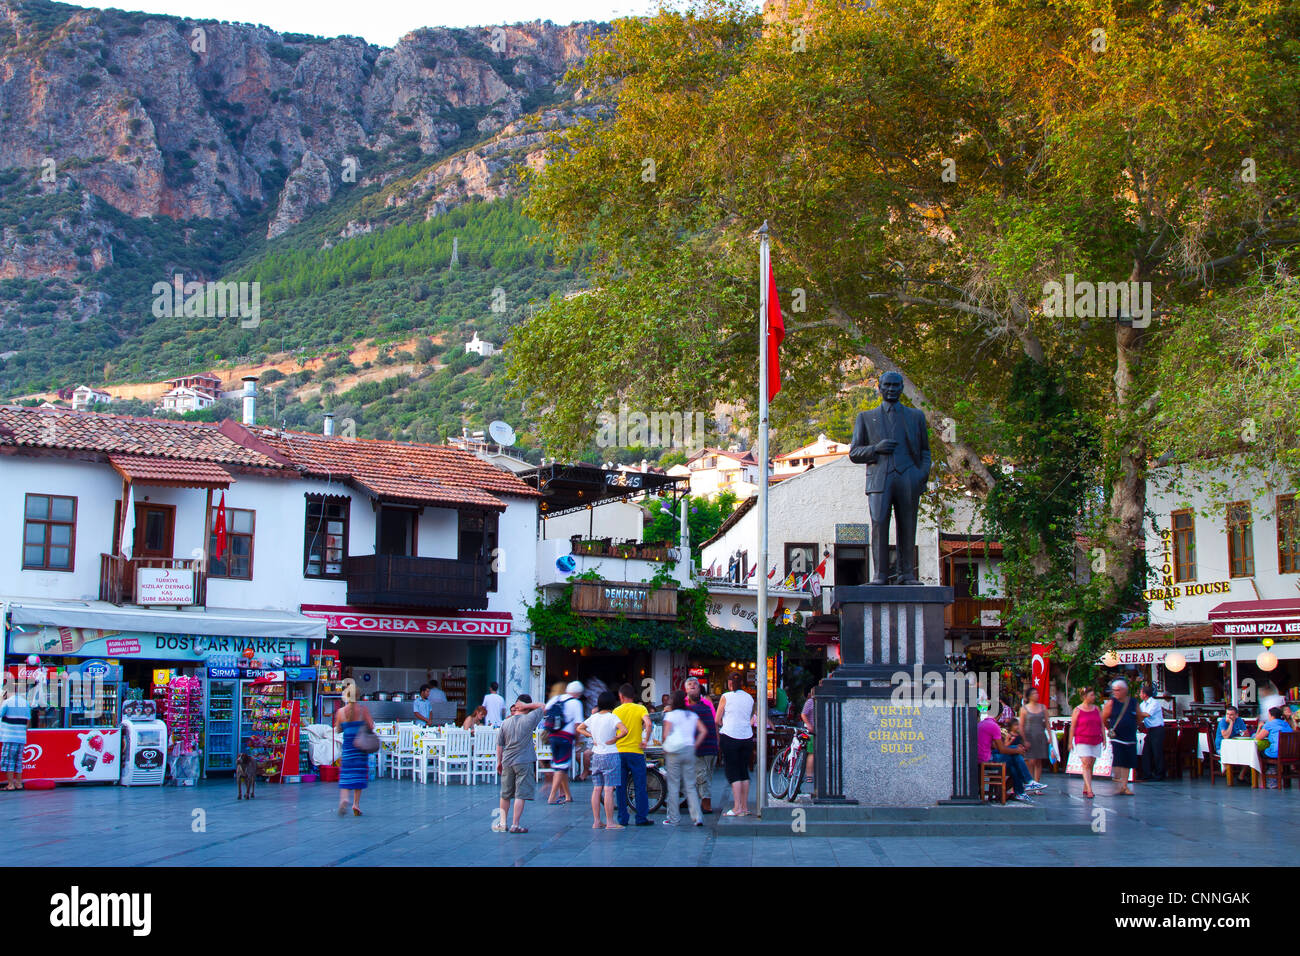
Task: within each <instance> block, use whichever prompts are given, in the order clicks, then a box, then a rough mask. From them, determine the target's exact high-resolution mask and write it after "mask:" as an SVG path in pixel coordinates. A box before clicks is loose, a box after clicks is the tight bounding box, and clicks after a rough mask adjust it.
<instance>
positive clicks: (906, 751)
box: [814, 585, 975, 807]
mask: <svg viewBox="0 0 1300 956" xmlns="http://www.w3.org/2000/svg"><path fill="white" fill-rule="evenodd" d="M835 597H836V600H837V601H838V602H839V604H840V609H841V615H842V617H841V625H840V656H841V659H842V661H843V663H841V664H840V666H839V667H838V668H837V669H836V670H835V673H834V674H833V675H832V676H831V677H828V678H826V679H825V680H823V681H822V682H821V683H820V684H819V685H818V686H817V691H816V698H815V704H814V707H815V712H816V746H817V758H816V763H815V773H816V778H817V784H816V789H817V793H818V799H817V803H819V804H821V803H825V804H859V805H866V806H874V807H924V806H934V805H935V804H938V803H941V802H944V803H947V802H951V801H956V802H968V801H969V800H971V799H972V796H973V795H974V791H975V776H974V774H975V766H974V761H973V750H972V744H973V739H974V738H973V734H974V727H975V721H974V719H973V716H974V708H973V707H972V706H970V704H971V703H973V702H972V701H969V700H967V699H966V696H967V695H966V694H965V678H964V677H960V676H959V675H952V674H950V671H949V668H948V664H947V662H946V660H945V659H944V642H943V633H944V625H943V611H944V608H945V607H946V606H947V605H948V604H951V603H952V589H951V588H946V587H925V586H904V585H863V586H860V587H843V588H838V589H837V590H836V594H835ZM936 682H937V686H936ZM957 685H961V686H957ZM954 705H955V706H954Z"/></svg>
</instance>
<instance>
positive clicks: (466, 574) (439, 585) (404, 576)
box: [343, 554, 492, 611]
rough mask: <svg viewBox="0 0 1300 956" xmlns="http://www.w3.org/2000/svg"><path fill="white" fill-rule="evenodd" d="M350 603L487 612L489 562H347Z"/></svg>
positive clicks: (373, 557)
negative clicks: (485, 610)
mask: <svg viewBox="0 0 1300 956" xmlns="http://www.w3.org/2000/svg"><path fill="white" fill-rule="evenodd" d="M343 575H344V577H345V578H347V582H348V603H349V604H354V605H363V606H364V605H376V604H378V605H389V606H393V607H427V608H447V609H453V608H455V609H459V610H466V611H482V610H484V609H486V608H487V606H488V584H489V582H490V580H491V575H492V571H491V567H490V566H489V563H488V562H487V561H458V560H455V559H452V558H410V557H405V556H402V555H396V554H363V555H358V556H356V557H350V558H346V559H345V560H344V562H343Z"/></svg>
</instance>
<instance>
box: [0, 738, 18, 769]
mask: <svg viewBox="0 0 1300 956" xmlns="http://www.w3.org/2000/svg"><path fill="white" fill-rule="evenodd" d="M22 772H23V744H20V743H18V742H16V741H15V742H14V743H6V744H0V773H22Z"/></svg>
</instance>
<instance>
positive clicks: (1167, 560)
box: [1142, 530, 1232, 633]
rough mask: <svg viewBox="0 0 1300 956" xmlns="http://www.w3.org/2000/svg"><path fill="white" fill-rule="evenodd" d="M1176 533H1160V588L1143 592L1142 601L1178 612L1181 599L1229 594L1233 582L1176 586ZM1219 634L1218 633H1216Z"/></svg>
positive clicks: (1210, 582) (1208, 582) (1207, 582)
mask: <svg viewBox="0 0 1300 956" xmlns="http://www.w3.org/2000/svg"><path fill="white" fill-rule="evenodd" d="M1173 539H1174V533H1173V531H1170V530H1164V531H1161V532H1160V569H1159V574H1160V586H1159V587H1155V588H1150V589H1148V590H1146V591H1143V592H1142V600H1144V601H1146V602H1147V603H1148V604H1154V603H1155V602H1156V601H1160V602H1162V603H1163V605H1164V607H1163V609H1164V610H1166V611H1173V610H1176V607H1175V605H1174V602H1175V601H1177V600H1178V599H1179V598H1189V597H1201V596H1202V595H1207V594H1227V593H1229V592H1230V591H1231V590H1232V582H1231V581H1206V582H1205V583H1203V584H1175V583H1174V565H1173V553H1172V550H1171V549H1172V547H1173ZM1216 633H1217V632H1216Z"/></svg>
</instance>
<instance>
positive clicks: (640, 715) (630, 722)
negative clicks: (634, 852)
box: [614, 684, 651, 827]
mask: <svg viewBox="0 0 1300 956" xmlns="http://www.w3.org/2000/svg"><path fill="white" fill-rule="evenodd" d="M635 694H636V690H635V689H634V688H633V687H632V685H631V684H624V685H623V686H622V687H620V688H619V689H618V699H619V701H621V703H620V704H619V705H618V706H617V707H615V708H614V716H616V717H617V718H618V719H619V720H620V721H621V722H622V724H623V726H624V727H626V728H627V733H626V734H625V735H624V736H622V737H620V738H619V739H618V740H617V741H616V742H615V746H617V747H618V770H619V773H618V792H619V798H618V822H619V823H621V824H622V825H623V826H627V820H628V805H627V778H628V774H631V775H632V783H633V785H634V786H635V787H636V825H637V826H639V827H648V826H651V823H650V821H649V820H648V819H647V817H648V816H649V812H650V802H649V800H647V799H646V792H645V748H646V745H647V744H648V743H650V730H651V723H650V714H649V711H647V710H646V709H645V708H644V707H642V706H641V705H640V704H638V703H637V702H636V697H635Z"/></svg>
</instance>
